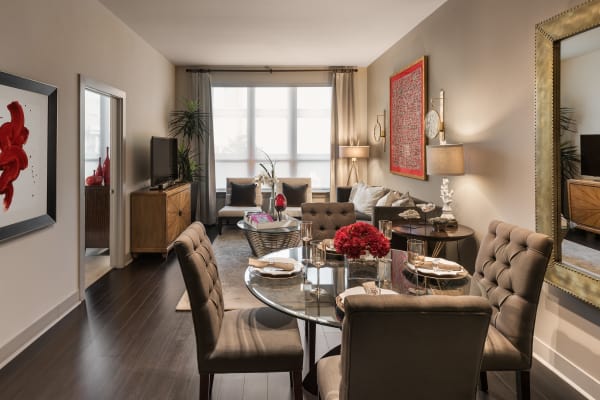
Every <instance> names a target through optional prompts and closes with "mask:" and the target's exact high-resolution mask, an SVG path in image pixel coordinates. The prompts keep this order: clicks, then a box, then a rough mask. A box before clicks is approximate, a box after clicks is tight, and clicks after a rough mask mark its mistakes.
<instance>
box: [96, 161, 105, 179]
mask: <svg viewBox="0 0 600 400" xmlns="http://www.w3.org/2000/svg"><path fill="white" fill-rule="evenodd" d="M103 172H104V171H103V170H102V157H98V167H96V173H95V174H94V175H95V176H102V177H104V173H103Z"/></svg>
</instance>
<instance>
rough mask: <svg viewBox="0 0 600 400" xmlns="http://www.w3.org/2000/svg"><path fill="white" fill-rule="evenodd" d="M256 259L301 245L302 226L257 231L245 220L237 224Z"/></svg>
mask: <svg viewBox="0 0 600 400" xmlns="http://www.w3.org/2000/svg"><path fill="white" fill-rule="evenodd" d="M237 227H238V228H239V229H241V230H242V231H243V232H244V235H246V239H247V240H248V244H249V245H250V248H251V249H252V253H253V254H254V255H255V256H256V257H262V256H264V255H265V254H269V253H272V252H274V251H278V250H282V249H289V248H291V247H297V246H299V245H300V224H296V225H294V226H290V227H281V228H269V229H257V228H255V227H254V226H252V225H250V224H247V223H246V222H245V221H244V220H239V221H238V222H237Z"/></svg>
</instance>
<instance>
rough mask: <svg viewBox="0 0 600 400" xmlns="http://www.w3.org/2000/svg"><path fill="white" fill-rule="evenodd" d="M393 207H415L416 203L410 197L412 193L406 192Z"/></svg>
mask: <svg viewBox="0 0 600 400" xmlns="http://www.w3.org/2000/svg"><path fill="white" fill-rule="evenodd" d="M392 207H415V201H414V200H413V199H412V197H410V193H408V192H406V193H404V194H403V195H402V197H400V198H399V199H398V200H396V201H394V202H393V203H392Z"/></svg>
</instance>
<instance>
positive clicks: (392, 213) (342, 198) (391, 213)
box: [336, 186, 442, 250]
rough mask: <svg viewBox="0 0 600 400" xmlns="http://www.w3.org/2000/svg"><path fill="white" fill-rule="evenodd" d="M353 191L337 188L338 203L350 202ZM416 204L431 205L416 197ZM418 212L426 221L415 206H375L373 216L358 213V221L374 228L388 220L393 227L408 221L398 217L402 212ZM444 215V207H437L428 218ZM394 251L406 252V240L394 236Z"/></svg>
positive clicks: (343, 187) (347, 188) (428, 214)
mask: <svg viewBox="0 0 600 400" xmlns="http://www.w3.org/2000/svg"><path fill="white" fill-rule="evenodd" d="M351 191H352V187H351V186H338V187H337V190H336V192H337V201H338V202H348V200H349V198H350V192H351ZM412 199H413V201H414V203H415V204H419V203H429V201H426V200H421V199H418V198H416V197H412ZM410 209H412V210H416V211H417V212H418V213H419V214H420V215H421V220H422V221H424V220H425V214H424V213H423V212H422V211H421V210H420V209H419V207H415V206H412V205H410V206H400V207H381V206H375V207H374V208H373V215H368V214H365V213H363V212H360V211H356V210H355V213H356V220H357V221H364V222H370V223H371V224H373V226H375V227H378V226H379V220H382V219H388V220H390V221H392V225H396V224H400V223H403V222H406V220H404V219H402V217H400V216H398V214H400V213H401V212H404V211H406V210H410ZM440 215H442V207H440V206H437V205H436V207H435V209H434V210H433V211H430V212H428V213H427V218H428V219H429V218H433V217H439V216H440ZM391 245H392V248H393V249H402V250H406V238H403V237H401V236H400V235H393V237H392V242H391Z"/></svg>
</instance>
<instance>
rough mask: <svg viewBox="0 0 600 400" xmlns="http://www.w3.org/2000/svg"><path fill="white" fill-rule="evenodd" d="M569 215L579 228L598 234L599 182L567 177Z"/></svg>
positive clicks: (599, 230) (599, 218) (599, 231)
mask: <svg viewBox="0 0 600 400" xmlns="http://www.w3.org/2000/svg"><path fill="white" fill-rule="evenodd" d="M568 192H569V215H570V217H571V221H573V222H575V223H576V224H577V227H578V228H579V229H584V230H586V231H589V232H594V233H598V234H600V182H597V181H591V180H583V179H569V181H568Z"/></svg>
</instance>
